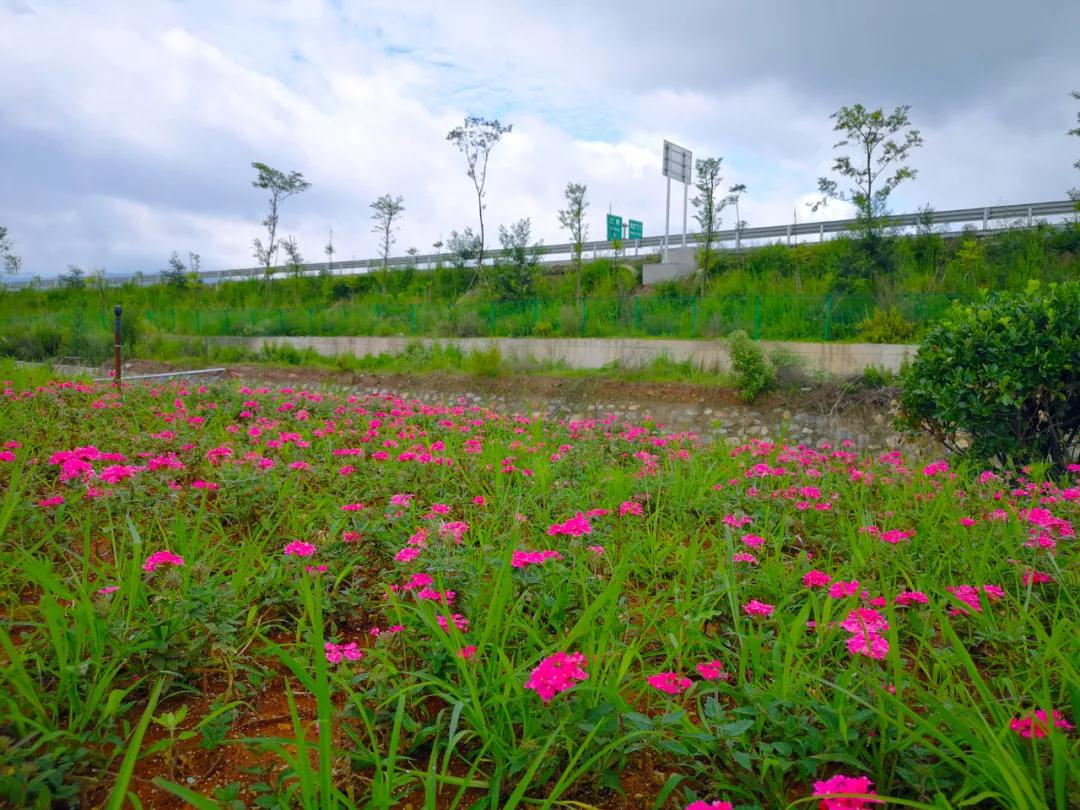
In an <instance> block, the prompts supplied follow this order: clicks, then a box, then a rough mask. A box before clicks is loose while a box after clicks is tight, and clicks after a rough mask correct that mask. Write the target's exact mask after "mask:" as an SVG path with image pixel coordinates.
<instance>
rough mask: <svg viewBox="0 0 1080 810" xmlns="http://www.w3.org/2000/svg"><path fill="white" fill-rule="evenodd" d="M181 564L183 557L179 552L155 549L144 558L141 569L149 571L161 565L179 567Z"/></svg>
mask: <svg viewBox="0 0 1080 810" xmlns="http://www.w3.org/2000/svg"><path fill="white" fill-rule="evenodd" d="M183 564H184V558H183V557H181V556H180V555H179V554H173V553H172V552H171V551H155V552H154V553H153V554H151V555H150V556H149V557H147V558H146V562H144V563H143V571H146V572H147V573H150V572H152V571H154V570H156V569H157V568H159V567H161V566H163V565H175V566H177V567H179V566H182V565H183Z"/></svg>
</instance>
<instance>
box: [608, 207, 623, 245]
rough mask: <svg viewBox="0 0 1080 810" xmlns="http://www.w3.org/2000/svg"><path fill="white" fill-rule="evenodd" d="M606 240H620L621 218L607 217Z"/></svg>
mask: <svg viewBox="0 0 1080 810" xmlns="http://www.w3.org/2000/svg"><path fill="white" fill-rule="evenodd" d="M607 238H608V241H609V242H614V241H615V240H617V239H622V217H620V216H616V215H615V214H608V215H607Z"/></svg>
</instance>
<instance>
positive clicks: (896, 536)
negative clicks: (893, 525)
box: [878, 529, 915, 545]
mask: <svg viewBox="0 0 1080 810" xmlns="http://www.w3.org/2000/svg"><path fill="white" fill-rule="evenodd" d="M914 536H915V532H904V531H900V530H899V529H890V530H889V531H887V532H882V533H881V536H880V537H879V538H878V539H879V540H881V541H882V542H883V543H892V544H893V545H896V544H897V543H899V542H900V541H902V540H910V539H911V538H912V537H914Z"/></svg>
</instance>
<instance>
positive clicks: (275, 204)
mask: <svg viewBox="0 0 1080 810" xmlns="http://www.w3.org/2000/svg"><path fill="white" fill-rule="evenodd" d="M251 167H252V168H253V169H255V171H257V172H258V173H259V174H258V177H256V178H255V179H254V180H252V181H251V185H253V186H254V187H255V188H261V189H263V190H265V191H269V192H270V200H269V202H270V210H269V212H268V213H267V215H266V218H265V219H264V220H263V221H262V224H263V226H264V227H265V228H266V237H267V238H266V244H263V242H262V240H261V239H259V238H256V239H254V240H252V243H251V245H252V248H253V252H254V256H255V261H257V262H258V263H259V264H260V265H262V268H263V273H264V275H265V277H266V281H267V283H269V282H270V275H271V273H272V272H273V270H272V268H273V266H274V261H275V259H276V258H277V253H278V248H279V247H280V244H279V242H278V241H277V227H278V222H279V217H280V211H281V204H282V203H283V202H285V200H287V199H288V198H289V197H292V196H293V195H294V194H301V193H303V192H305V191H307V190H308V189H309V188H311V183H309V182H308V181H307V180H305V179H304V175H302V174H301V173H300V172H296V171H292V172H288V173H285V172H283V171H280V170H278V169H274V168H272V167H270V166H267V165H266V164H265V163H258V162H255V163H252V164H251Z"/></svg>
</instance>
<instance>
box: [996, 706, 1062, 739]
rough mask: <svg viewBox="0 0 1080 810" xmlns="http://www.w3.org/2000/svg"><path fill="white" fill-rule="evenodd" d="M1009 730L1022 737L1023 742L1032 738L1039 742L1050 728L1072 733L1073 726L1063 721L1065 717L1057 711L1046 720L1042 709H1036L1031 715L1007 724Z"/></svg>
mask: <svg viewBox="0 0 1080 810" xmlns="http://www.w3.org/2000/svg"><path fill="white" fill-rule="evenodd" d="M1009 728H1011V729H1012V730H1013V731H1015V732H1016V733H1017V734H1019V735H1020V736H1021V737H1023V738H1024V739H1025V740H1030V739H1032V738H1033V737H1034V738H1035V739H1037V740H1041V739H1042V738H1043V737H1045V736H1046V735H1047V733H1049V731H1050V729H1052V728H1060V729H1061V730H1063V731H1072V729H1073V724H1072V723H1070V722H1069V721H1068V720H1066V719H1065V715H1063V714H1062V713H1061V712H1059V711H1058V710H1057V709H1054V710H1053V713H1052V714H1051V716H1050V717H1049V718H1048V717H1047V716H1046V711H1045V710H1044V709H1036V710H1035V711H1034V712H1033V713H1032V714H1030V715H1028V716H1027V717H1017V718H1014V719H1013V720H1012V722H1010V723H1009Z"/></svg>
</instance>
